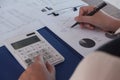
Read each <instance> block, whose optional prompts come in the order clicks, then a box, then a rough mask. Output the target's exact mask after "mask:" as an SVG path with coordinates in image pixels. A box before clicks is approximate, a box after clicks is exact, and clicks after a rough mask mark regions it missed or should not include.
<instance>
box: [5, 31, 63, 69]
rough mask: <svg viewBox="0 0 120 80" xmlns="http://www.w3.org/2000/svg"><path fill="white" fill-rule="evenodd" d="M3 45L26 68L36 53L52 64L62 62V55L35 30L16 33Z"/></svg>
mask: <svg viewBox="0 0 120 80" xmlns="http://www.w3.org/2000/svg"><path fill="white" fill-rule="evenodd" d="M5 46H6V47H7V48H8V50H9V51H10V52H11V54H12V55H13V56H14V57H15V59H16V60H17V61H18V62H19V63H20V64H21V65H22V66H23V68H25V69H26V68H27V67H28V66H29V65H30V64H31V63H33V62H34V58H35V57H36V56H38V55H41V56H43V59H44V61H48V62H49V63H51V64H52V65H57V64H59V63H61V62H64V60H65V59H64V57H63V56H62V55H61V54H60V53H59V52H58V51H57V50H56V49H55V48H54V47H53V46H52V45H51V44H50V43H49V42H48V41H47V40H46V39H45V38H44V37H43V36H42V35H41V34H39V33H38V32H37V31H34V32H29V33H25V34H21V35H17V36H15V37H14V38H11V39H8V40H6V41H5Z"/></svg>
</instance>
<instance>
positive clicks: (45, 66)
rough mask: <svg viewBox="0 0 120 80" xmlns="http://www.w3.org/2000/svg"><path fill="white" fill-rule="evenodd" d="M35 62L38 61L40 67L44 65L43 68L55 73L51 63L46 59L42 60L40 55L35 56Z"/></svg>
mask: <svg viewBox="0 0 120 80" xmlns="http://www.w3.org/2000/svg"><path fill="white" fill-rule="evenodd" d="M35 63H39V64H40V65H41V66H42V67H44V69H45V70H47V71H48V72H50V73H55V68H54V66H53V65H51V64H50V63H49V62H48V61H46V62H45V61H44V60H43V57H42V56H37V57H36V58H35Z"/></svg>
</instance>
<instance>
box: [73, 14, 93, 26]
mask: <svg viewBox="0 0 120 80" xmlns="http://www.w3.org/2000/svg"><path fill="white" fill-rule="evenodd" d="M75 21H77V22H80V23H89V24H93V18H92V17H91V16H78V17H75Z"/></svg>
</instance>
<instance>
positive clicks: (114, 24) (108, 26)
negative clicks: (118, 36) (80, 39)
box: [75, 6, 120, 31]
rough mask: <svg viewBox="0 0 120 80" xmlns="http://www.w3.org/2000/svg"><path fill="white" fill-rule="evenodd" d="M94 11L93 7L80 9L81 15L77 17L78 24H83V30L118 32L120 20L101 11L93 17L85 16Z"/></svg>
mask: <svg viewBox="0 0 120 80" xmlns="http://www.w3.org/2000/svg"><path fill="white" fill-rule="evenodd" d="M93 9H94V7H93V6H84V7H81V8H80V11H79V15H78V16H77V17H75V20H76V21H77V22H82V24H80V26H81V27H82V28H84V27H85V28H89V29H94V28H95V27H97V28H100V29H102V30H104V31H116V30H117V29H118V28H119V26H120V19H117V18H114V17H112V16H110V15H108V14H107V13H105V12H103V11H99V12H97V13H96V14H94V15H93V16H85V15H87V14H88V13H89V12H91V11H92V10H93Z"/></svg>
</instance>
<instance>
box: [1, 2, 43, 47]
mask: <svg viewBox="0 0 120 80" xmlns="http://www.w3.org/2000/svg"><path fill="white" fill-rule="evenodd" d="M35 3H36V4H35ZM21 6H22V7H21ZM40 9H41V8H40V4H39V3H38V2H37V1H34V2H29V3H28V2H26V3H24V4H21V3H19V4H16V5H14V6H9V7H5V8H4V9H1V11H0V34H2V35H1V37H0V43H3V42H4V40H5V39H8V38H10V37H12V36H15V35H17V34H19V33H23V32H26V31H29V30H30V31H31V30H37V29H40V28H42V27H44V26H45V25H44V23H42V21H41V20H40V19H42V13H41V11H40ZM1 45H2V44H1Z"/></svg>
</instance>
